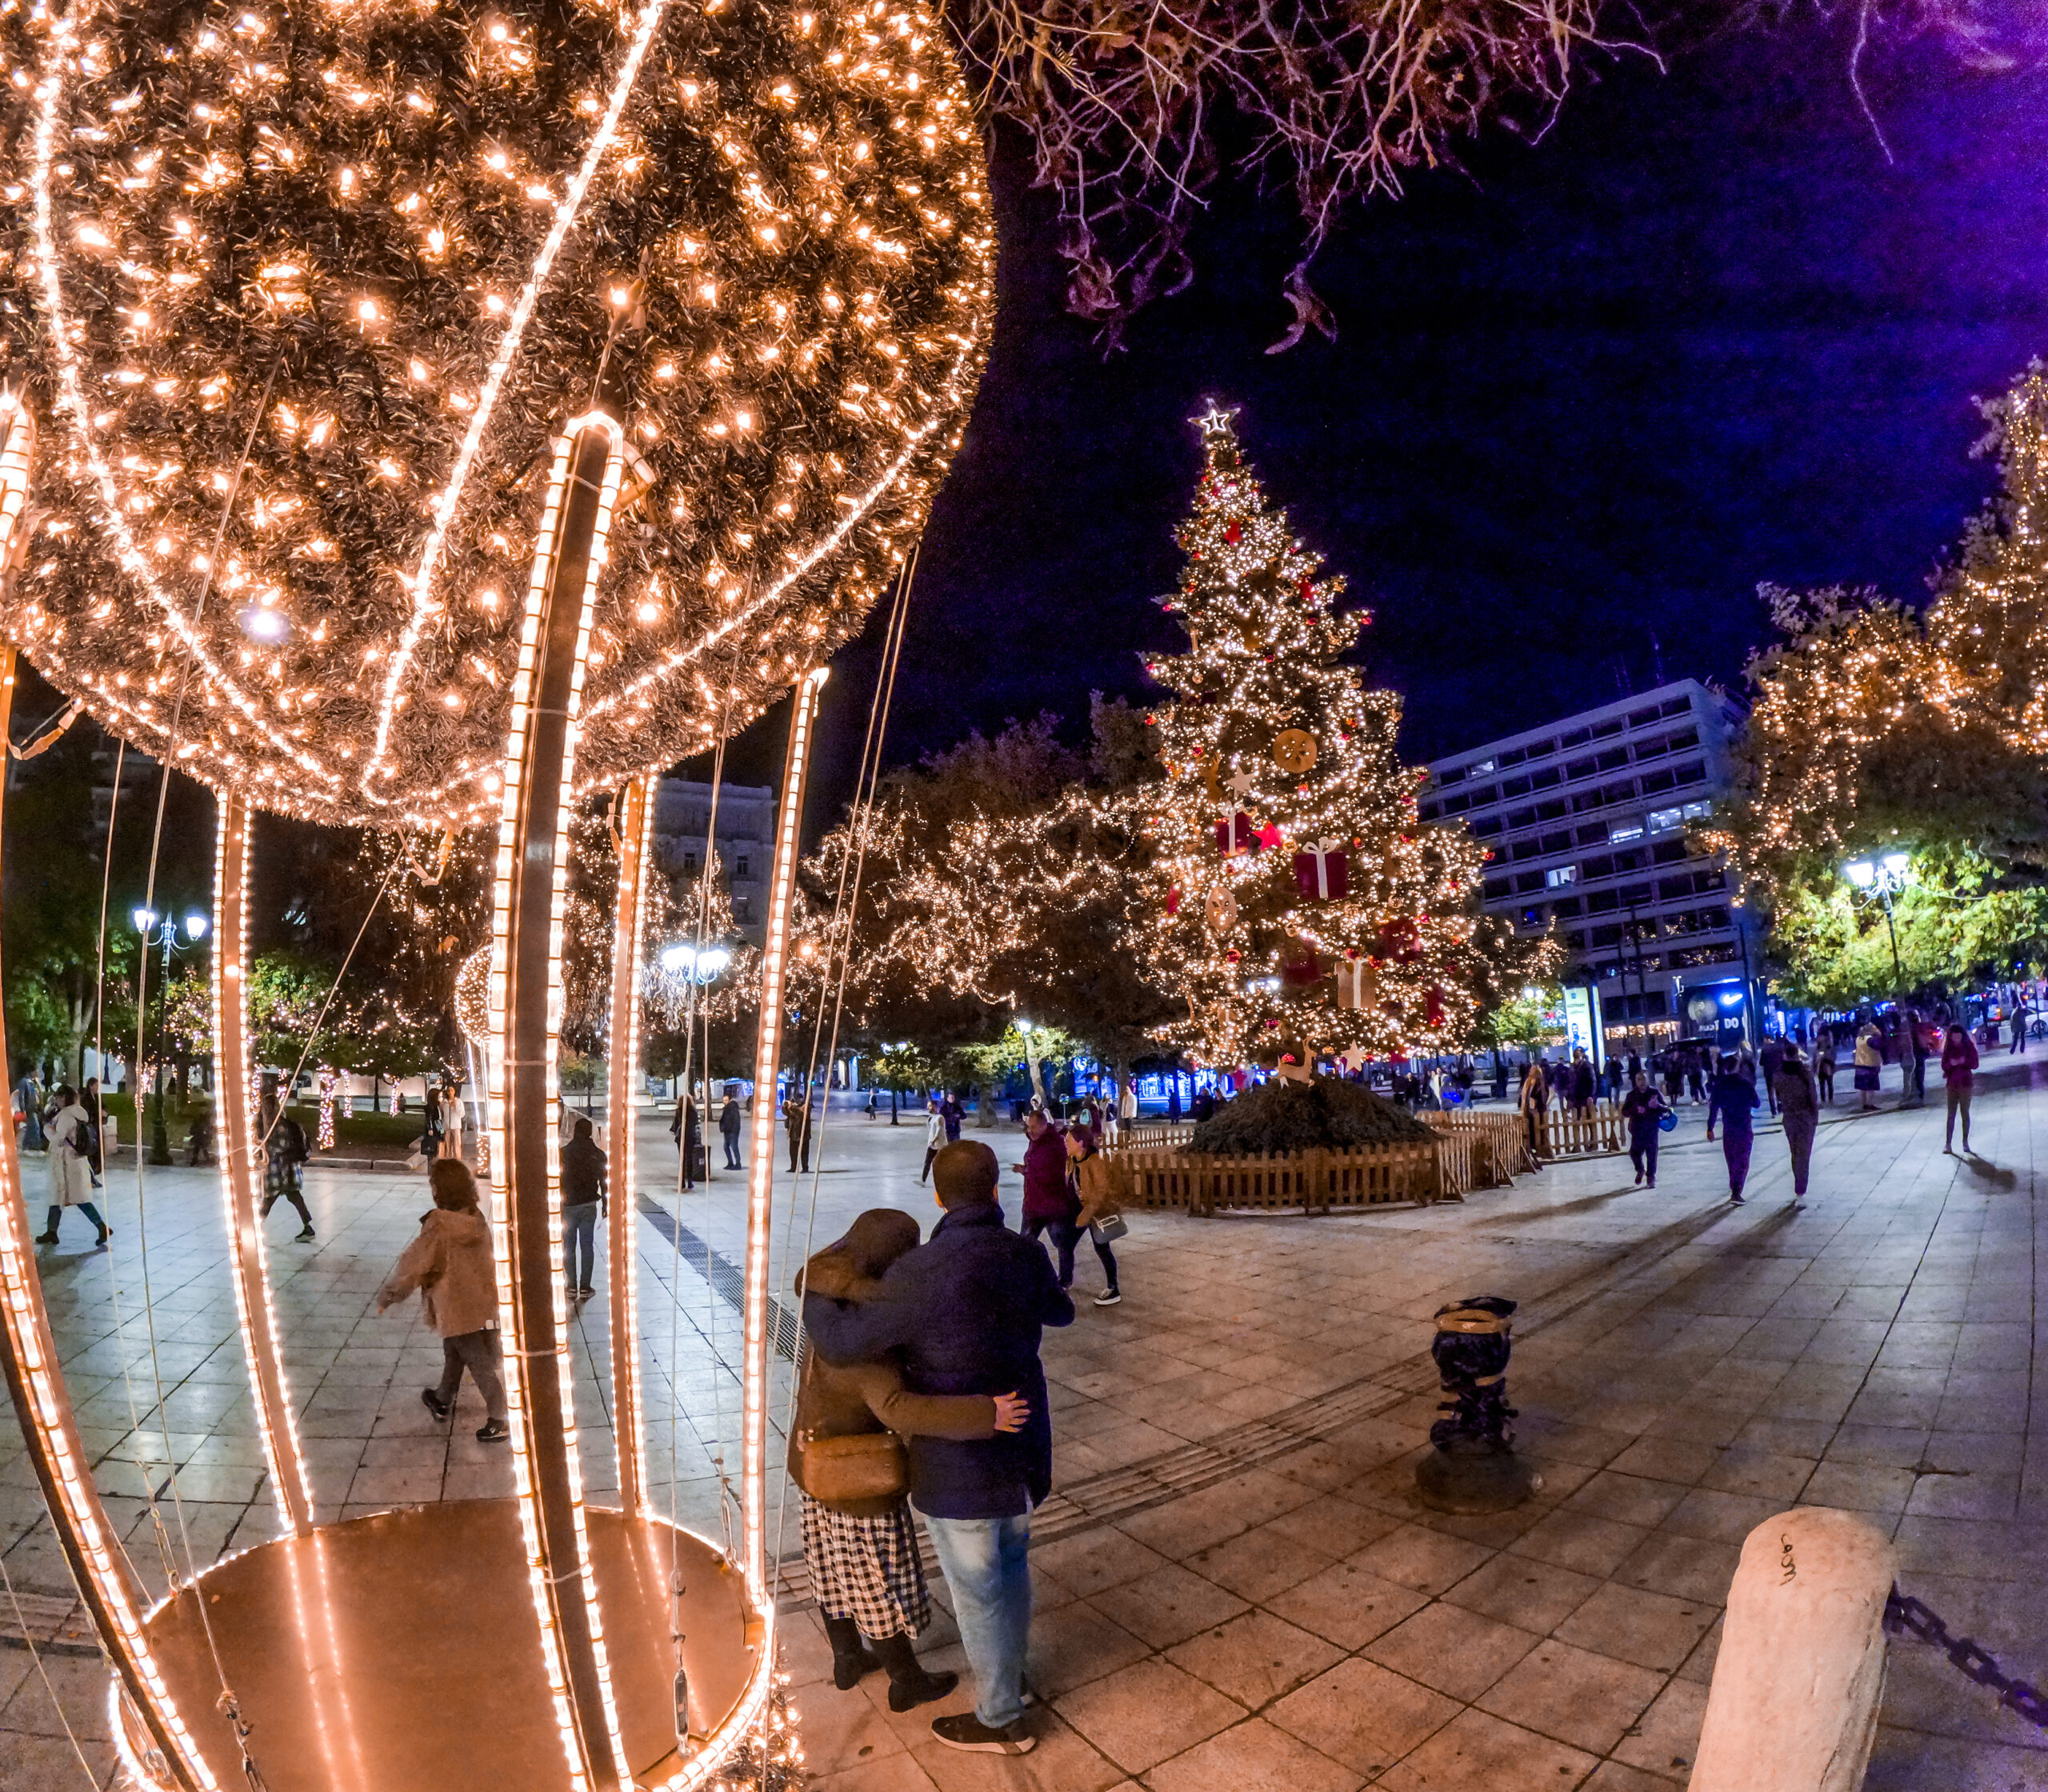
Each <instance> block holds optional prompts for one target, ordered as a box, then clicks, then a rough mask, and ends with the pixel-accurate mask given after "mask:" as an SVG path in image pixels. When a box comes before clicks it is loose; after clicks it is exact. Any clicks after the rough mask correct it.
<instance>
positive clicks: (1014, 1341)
mask: <svg viewBox="0 0 2048 1792" xmlns="http://www.w3.org/2000/svg"><path fill="white" fill-rule="evenodd" d="M932 1172H933V1180H934V1182H935V1184H936V1185H937V1188H938V1203H939V1206H941V1207H942V1208H943V1209H944V1210H945V1217H944V1218H942V1219H941V1220H940V1221H939V1222H938V1226H936V1227H935V1228H934V1230H933V1232H932V1235H931V1238H930V1240H929V1241H928V1242H926V1243H924V1244H922V1245H921V1244H919V1243H918V1228H917V1222H915V1221H914V1220H913V1219H911V1218H910V1216H909V1215H908V1214H902V1213H898V1212H896V1211H895V1210H893V1209H878V1210H874V1211H873V1212H870V1213H866V1214H862V1215H861V1217H860V1218H858V1220H856V1221H855V1222H854V1225H853V1226H852V1228H851V1229H850V1230H849V1231H848V1232H847V1234H846V1237H845V1238H842V1239H840V1240H839V1242H838V1243H837V1244H834V1245H833V1246H830V1247H829V1248H828V1249H826V1250H822V1251H820V1252H819V1253H818V1254H817V1255H816V1256H814V1258H811V1260H810V1262H809V1263H808V1264H806V1266H805V1268H804V1274H803V1280H802V1284H801V1286H802V1293H803V1297H804V1302H803V1317H804V1325H805V1327H806V1331H807V1332H808V1334H809V1338H810V1350H809V1351H808V1352H807V1353H806V1360H805V1362H804V1366H803V1370H802V1379H801V1382H800V1384H799V1388H798V1396H797V1414H796V1422H795V1424H794V1426H793V1427H792V1429H791V1433H790V1474H791V1477H792V1478H794V1480H795V1482H796V1483H797V1486H798V1489H799V1490H801V1493H802V1507H803V1527H804V1554H805V1558H806V1561H807V1562H808V1563H809V1566H810V1575H811V1586H812V1589H813V1590H814V1593H815V1594H816V1595H817V1598H818V1606H819V1608H820V1610H822V1612H823V1614H824V1616H825V1627H826V1634H828V1635H829V1636H830V1638H831V1642H832V1654H833V1670H834V1682H835V1683H836V1684H837V1685H838V1686H840V1687H842V1688H850V1687H852V1686H855V1685H857V1684H858V1682H859V1680H860V1678H861V1677H862V1674H865V1673H866V1672H868V1671H870V1670H872V1669H874V1668H876V1667H883V1668H886V1670H887V1671H888V1674H889V1677H890V1693H889V1702H890V1708H891V1709H892V1710H898V1711H904V1710H909V1709H910V1707H911V1706H914V1705H918V1704H922V1703H924V1702H926V1701H927V1700H931V1699H937V1698H943V1697H944V1696H945V1695H946V1694H947V1693H948V1692H950V1691H951V1690H952V1689H953V1686H954V1684H955V1683H956V1678H957V1677H956V1676H954V1675H952V1674H928V1673H926V1671H925V1670H924V1669H923V1668H922V1666H920V1665H919V1663H918V1660H917V1658H916V1656H915V1655H914V1654H913V1653H912V1650H911V1643H910V1639H911V1638H912V1637H914V1635H915V1634H917V1633H918V1631H919V1630H922V1629H923V1628H924V1626H925V1624H926V1622H928V1620H929V1618H930V1596H929V1594H928V1592H927V1590H926V1585H925V1578H924V1570H923V1568H922V1565H921V1564H920V1562H918V1542H917V1531H916V1527H915V1525H914V1521H913V1519H912V1517H911V1513H910V1507H911V1506H915V1508H916V1510H917V1512H918V1515H919V1516H921V1517H922V1518H923V1519H924V1522H925V1528H926V1530H927V1531H928V1532H929V1533H930V1536H931V1540H932V1544H933V1546H934V1549H935V1550H937V1552H938V1562H939V1566H940V1568H941V1569H942V1570H943V1572H944V1574H945V1575H946V1584H947V1586H949V1587H950V1589H951V1590H952V1594H953V1605H954V1614H955V1616H956V1617H957V1618H958V1620H959V1625H960V1640H961V1643H962V1646H963V1647H964V1649H965V1650H966V1656H967V1662H968V1666H970V1668H972V1669H973V1670H974V1692H975V1703H974V1710H971V1711H963V1712H960V1713H958V1714H955V1715H952V1716H947V1717H942V1718H937V1719H935V1720H934V1722H933V1724H932V1726H931V1727H932V1734H934V1736H935V1737H937V1738H938V1740H939V1741H940V1742H943V1743H945V1744H946V1746H948V1747H950V1748H956V1749H967V1750H974V1751H977V1752H980V1753H985V1754H1024V1753H1026V1751H1027V1750H1030V1748H1032V1747H1033V1746H1034V1745H1035V1742H1036V1738H1034V1737H1033V1736H1032V1734H1031V1733H1030V1730H1027V1729H1026V1727H1025V1726H1024V1722H1023V1716H1024V1700H1025V1690H1024V1662H1025V1648H1026V1642H1027V1640H1028V1638H1029V1635H1030V1627H1031V1578H1030V1564H1029V1562H1028V1559H1027V1552H1028V1550H1029V1549H1030V1535H1031V1512H1032V1509H1033V1508H1034V1507H1035V1506H1038V1505H1039V1504H1040V1503H1041V1502H1042V1501H1043V1500H1044V1499H1045V1498H1046V1494H1048V1493H1050V1491H1051V1488H1052V1422H1051V1418H1050V1414H1048V1413H1047V1411H1046V1378H1045V1372H1044V1370H1043V1369H1042V1367H1041V1366H1040V1365H1039V1362H1038V1341H1039V1336H1040V1332H1041V1330H1042V1328H1043V1327H1044V1326H1064V1325H1068V1324H1070V1323H1071V1322H1072V1321H1073V1318H1074V1303H1073V1302H1071V1301H1070V1299H1069V1298H1067V1296H1066V1293H1065V1291H1064V1290H1062V1288H1061V1287H1060V1286H1059V1283H1058V1280H1057V1278H1055V1277H1054V1274H1053V1268H1052V1265H1051V1263H1050V1261H1049V1260H1048V1259H1047V1258H1046V1252H1045V1249H1044V1247H1043V1246H1042V1245H1039V1244H1038V1243H1037V1242H1035V1241H1033V1240H1030V1239H1026V1238H1020V1237H1019V1236H1018V1234H1016V1233H1014V1232H1012V1231H1011V1230H1010V1229H1009V1228H1008V1227H1007V1226H1005V1225H1004V1224H1003V1218H1002V1207H1001V1206H999V1205H998V1202H997V1199H996V1181H997V1167H996V1160H995V1154H994V1152H993V1151H991V1150H990V1149H989V1148H988V1146H986V1145H984V1144H982V1143H979V1142H966V1141H962V1142H956V1143H954V1144H951V1145H948V1146H945V1147H944V1148H943V1149H942V1150H940V1151H939V1152H938V1154H936V1156H935V1157H934V1159H933V1162H932ZM898 1439H905V1440H906V1443H905V1442H898ZM906 1494H907V1496H908V1500H907V1503H906V1497H905V1496H906Z"/></svg>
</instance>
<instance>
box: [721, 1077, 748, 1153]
mask: <svg viewBox="0 0 2048 1792" xmlns="http://www.w3.org/2000/svg"><path fill="white" fill-rule="evenodd" d="M745 1124H746V1120H745V1117H744V1116H743V1115H742V1114H741V1113H740V1110H739V1098H738V1096H737V1095H736V1094H734V1093H733V1090H732V1087H731V1086H730V1084H728V1085H727V1086H726V1101H725V1106H722V1107H721V1108H720V1109H719V1110H718V1137H719V1138H720V1139H721V1140H722V1142H724V1145H725V1147H726V1169H728V1170H744V1169H745V1168H746V1165H745V1164H743V1163H742V1162H740V1161H739V1135H740V1129H741V1127H742V1126H744V1125H745Z"/></svg>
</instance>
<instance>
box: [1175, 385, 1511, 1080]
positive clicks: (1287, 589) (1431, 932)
mask: <svg viewBox="0 0 2048 1792" xmlns="http://www.w3.org/2000/svg"><path fill="white" fill-rule="evenodd" d="M1234 416H1235V413H1234V412H1232V411H1229V410H1222V409H1221V408H1220V407H1218V406H1213V405H1212V406H1210V409H1209V410H1208V411H1207V412H1206V414H1204V415H1203V416H1202V417H1201V418H1198V420H1197V421H1198V425H1199V426H1200V428H1201V430H1202V448H1203V456H1204V466H1203V468H1202V478H1201V481H1200V482H1199V484H1198V486H1197V488H1196V492H1195V503H1194V514H1193V515H1191V516H1190V518H1188V520H1187V522H1186V524H1185V525H1184V526H1182V529H1181V531H1180V534H1179V537H1178V539H1179V542H1180V545H1181V546H1182V550H1184V551H1185V552H1186V555H1187V565H1186V572H1185V574H1184V575H1183V577H1182V582H1181V586H1180V590H1178V592H1177V593H1175V594H1174V595H1173V596H1172V597H1170V598H1164V599H1162V600H1161V601H1162V606H1164V607H1165V608H1166V610H1169V611H1170V612H1171V613H1173V614H1175V615H1177V616H1178V617H1179V618H1181V620H1182V626H1183V627H1185V628H1186V630H1187V636H1188V650H1187V651H1186V653H1184V654H1177V655H1173V656H1170V657H1162V658H1156V659H1154V660H1152V661H1150V662H1148V665H1147V666H1146V670H1148V671H1149V672H1150V674H1152V676H1153V677H1154V678H1157V679H1158V680H1159V682H1161V683H1162V684H1164V685H1165V686H1167V687H1168V689H1169V690H1171V691H1172V692H1173V694H1174V698H1173V701H1172V702H1170V703H1168V704H1166V705H1165V706H1162V708H1161V709H1159V710H1158V712H1157V713H1156V717H1155V720H1156V723H1157V726H1158V735H1159V752H1160V758H1161V759H1162V761H1163V762H1164V766H1165V775H1164V776H1163V778H1161V779H1160V780H1159V781H1158V782H1157V783H1155V784H1154V785H1152V786H1150V788H1149V789H1147V790H1145V791H1144V792H1143V793H1142V796H1143V800H1144V801H1145V802H1146V805H1147V807H1148V814H1149V815H1150V819H1151V826H1152V829H1153V832H1154V843H1155V846H1156V849H1157V857H1156V859H1155V862H1154V869H1153V873H1152V882H1153V886H1154V888H1153V891H1152V898H1153V904H1154V906H1153V907H1152V909H1151V911H1150V918H1149V921H1148V922H1146V923H1143V924H1141V925H1140V926H1138V929H1137V935H1138V949H1139V954H1140V959H1141V962H1142V966H1143V967H1144V970H1145V973H1146V976H1147V977H1148V978H1149V979H1150V981H1152V982H1154V983H1155V984H1157V985H1158V986H1159V987H1161V988H1162V989H1164V990H1170V991H1172V992H1173V993H1174V996H1175V997H1176V998H1177V1000H1178V1002H1180V1003H1181V1004H1183V1005H1184V1006H1185V1008H1186V1014H1185V1016H1184V1017H1178V1016H1177V1017H1176V1018H1175V1019H1174V1021H1173V1022H1170V1023H1169V1024H1168V1025H1167V1026H1166V1027H1164V1028H1162V1029H1161V1030H1160V1031H1161V1035H1162V1037H1170V1038H1174V1040H1176V1041H1178V1042H1180V1043H1182V1044H1183V1045H1185V1046H1188V1047H1190V1049H1191V1050H1193V1051H1194V1054H1195V1055H1196V1056H1197V1057H1198V1058H1199V1059H1200V1060H1201V1061H1202V1062H1205V1063H1208V1064H1238V1063H1244V1062H1255V1061H1265V1062H1273V1061H1274V1060H1275V1059H1277V1058H1280V1057H1282V1056H1283V1055H1286V1054H1293V1055H1294V1056H1296V1057H1297V1058H1298V1059H1299V1060H1300V1061H1301V1062H1308V1061H1309V1059H1310V1057H1311V1055H1312V1054H1321V1053H1333V1052H1342V1051H1344V1050H1350V1051H1353V1052H1354V1053H1357V1054H1360V1055H1372V1056H1393V1055H1395V1054H1401V1053H1403V1052H1414V1051H1416V1050H1427V1049H1431V1048H1449V1047H1451V1046H1457V1045H1459V1044H1462V1042H1464V1041H1465V1040H1466V1038H1467V1036H1468V1035H1469V1034H1470V1031H1471V1030H1472V1026H1473V1023H1474V1019H1475V1018H1476V1012H1477V1007H1478V989H1479V987H1480V986H1482V983H1491V982H1497V981H1498V980H1499V978H1500V976H1501V974H1502V970H1503V966H1502V963H1501V962H1500V961H1502V960H1505V959H1506V958H1516V959H1518V960H1519V959H1521V958H1527V959H1528V960H1529V961H1530V962H1528V963H1527V964H1526V965H1523V964H1522V963H1520V962H1518V963H1517V964H1516V965H1515V966H1514V967H1513V970H1512V974H1514V975H1515V976H1517V977H1519V978H1522V979H1523V980H1526V979H1527V978H1529V977H1532V976H1534V975H1536V974H1538V972H1539V971H1540V970H1542V969H1543V968H1545V967H1544V965H1543V962H1542V961H1543V958H1544V954H1546V952H1548V951H1549V950H1550V949H1549V948H1547V947H1543V946H1537V947H1522V946H1516V945H1515V944H1514V942H1513V941H1512V939H1511V937H1510V936H1509V935H1508V934H1506V932H1505V930H1502V929H1500V928H1498V926H1494V924H1492V923H1489V922H1486V921H1484V920H1483V919H1482V918H1481V917H1480V915H1479V914H1478V906H1477V902H1476V892H1477V888H1478V882H1479V875H1480V867H1481V866H1482V863H1483V862H1484V861H1485V859H1486V851H1485V850H1484V849H1483V848H1482V847H1481V846H1478V845H1477V844H1476V843H1475V842H1474V841H1473V840H1472V838H1470V835H1469V834H1466V832H1465V831H1464V830H1463V829H1462V828H1458V827H1442V826H1430V827H1425V826H1422V825H1421V824H1420V823H1419V822H1418V820H1417V818H1416V810H1415V789H1416V785H1417V782H1418V779H1419V778H1420V777H1421V775H1422V774H1420V773H1419V772H1418V771H1416V770H1414V769H1413V768H1411V767H1409V766H1404V765H1403V764H1402V762H1401V761H1400V758H1398V755H1397V754H1396V753H1395V751H1394V735H1395V733H1396V730H1398V727H1399V725H1400V719H1401V706H1400V701H1399V699H1398V698H1396V697H1395V696H1394V694H1393V693H1391V692H1390V691H1386V690H1368V689H1366V686H1365V682H1364V680H1363V678H1362V677H1361V676H1360V674H1358V671H1357V670H1354V668H1352V667H1350V666H1346V665H1344V664H1343V663H1342V655H1343V654H1345V653H1346V651H1347V650H1349V649H1350V647H1351V646H1353V645H1354V642H1356V641H1357V639H1358V631H1359V630H1360V628H1361V627H1362V626H1363V623H1364V622H1365V619H1366V618H1365V616H1364V614H1363V613H1362V612H1360V611H1358V610H1350V611H1344V610H1339V608H1338V598H1339V597H1340V596H1341V595H1342V592H1343V590H1344V582H1343V580H1342V578H1321V577H1319V576H1318V574H1319V570H1320V568H1321V567H1322V557H1321V556H1320V555H1319V554H1314V553H1311V552H1310V551H1309V550H1307V549H1306V548H1305V547H1303V546H1302V544H1301V543H1300V542H1298V541H1296V540H1295V539H1294V536H1293V535H1292V534H1291V533H1290V530H1289V529H1288V526H1287V518H1286V512H1284V511H1283V510H1279V509H1278V508H1277V507H1276V506H1273V505H1271V504H1270V503H1269V502H1267V500H1266V494H1265V493H1264V491H1263V490H1262V489H1261V487H1260V485H1259V482H1258V476H1257V475H1256V474H1254V472H1253V470H1251V468H1250V466H1248V465H1246V462H1245V460H1244V458H1243V457H1242V453H1241V452H1240V450H1239V448H1238V436H1237V430H1236V428H1235V426H1234V421H1233V419H1234ZM1482 969H1483V970H1484V971H1485V973H1486V974H1485V975H1484V976H1483V977H1482V975H1481V972H1482Z"/></svg>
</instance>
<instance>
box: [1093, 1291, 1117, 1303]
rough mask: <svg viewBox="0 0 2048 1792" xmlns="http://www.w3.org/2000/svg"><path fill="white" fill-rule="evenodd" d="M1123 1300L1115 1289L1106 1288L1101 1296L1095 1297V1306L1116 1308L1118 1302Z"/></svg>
mask: <svg viewBox="0 0 2048 1792" xmlns="http://www.w3.org/2000/svg"><path fill="white" fill-rule="evenodd" d="M1122 1298H1123V1296H1122V1295H1121V1294H1118V1292H1117V1291H1116V1290H1115V1289H1114V1288H1105V1289H1104V1290H1102V1293H1101V1294H1098V1295H1097V1296H1096V1297H1095V1304H1096V1306H1115V1305H1116V1304H1117V1302H1118V1301H1120V1300H1122Z"/></svg>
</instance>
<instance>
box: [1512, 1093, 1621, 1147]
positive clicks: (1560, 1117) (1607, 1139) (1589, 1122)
mask: <svg viewBox="0 0 2048 1792" xmlns="http://www.w3.org/2000/svg"><path fill="white" fill-rule="evenodd" d="M1517 1118H1519V1116H1518V1117H1517ZM1628 1148H1629V1124H1628V1122H1627V1121H1626V1120H1624V1119H1623V1118H1622V1110H1621V1109H1620V1107H1619V1106H1618V1105H1617V1104H1615V1103H1614V1102H1594V1104H1593V1106H1592V1108H1591V1109H1590V1110H1589V1111H1588V1112H1586V1113H1584V1114H1574V1113H1573V1112H1571V1110H1570V1109H1568V1108H1566V1107H1564V1106H1560V1105H1559V1104H1558V1103H1557V1102H1552V1103H1551V1104H1550V1107H1549V1108H1548V1109H1547V1110H1546V1111H1545V1112H1544V1113H1542V1114H1538V1116H1537V1118H1536V1150H1537V1151H1538V1154H1539V1155H1541V1156H1542V1157H1545V1158H1592V1157H1611V1156H1613V1155H1614V1154H1616V1153H1617V1152H1621V1151H1626V1150H1627V1149H1628Z"/></svg>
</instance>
